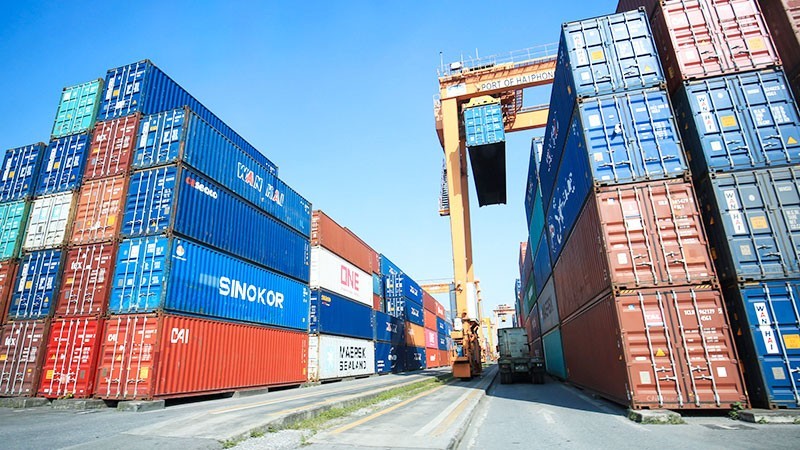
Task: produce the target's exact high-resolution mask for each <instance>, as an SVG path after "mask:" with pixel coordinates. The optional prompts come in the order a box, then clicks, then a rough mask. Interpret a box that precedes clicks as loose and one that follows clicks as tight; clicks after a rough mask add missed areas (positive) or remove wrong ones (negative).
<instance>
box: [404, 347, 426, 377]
mask: <svg viewBox="0 0 800 450" xmlns="http://www.w3.org/2000/svg"><path fill="white" fill-rule="evenodd" d="M403 350H404V353H405V358H404V359H405V367H404V369H405V370H406V371H408V372H412V371H414V370H424V369H425V368H426V366H427V362H428V360H427V355H426V354H425V347H404V348H403Z"/></svg>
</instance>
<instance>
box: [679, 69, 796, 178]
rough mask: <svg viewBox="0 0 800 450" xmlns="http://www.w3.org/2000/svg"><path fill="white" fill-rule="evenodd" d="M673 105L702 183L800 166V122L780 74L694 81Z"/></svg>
mask: <svg viewBox="0 0 800 450" xmlns="http://www.w3.org/2000/svg"><path fill="white" fill-rule="evenodd" d="M674 104H675V111H676V113H677V116H678V124H679V125H680V128H681V129H682V130H683V136H684V139H685V140H686V143H687V147H686V148H687V150H688V151H689V153H690V157H691V159H690V163H691V166H692V173H693V174H694V175H695V176H696V177H697V178H698V179H700V178H701V177H702V176H703V175H705V174H706V173H708V172H712V173H715V172H732V171H741V170H751V169H759V168H766V167H780V166H787V165H794V164H798V163H800V118H798V113H797V105H796V104H795V102H794V99H793V98H792V93H791V91H790V90H789V86H788V84H787V82H786V78H785V76H784V74H783V71H781V70H765V71H761V72H749V73H743V74H737V75H730V76H725V77H715V78H708V79H704V80H699V81H692V82H689V83H686V84H684V85H683V86H682V87H681V89H680V90H678V92H677V95H675V97H674Z"/></svg>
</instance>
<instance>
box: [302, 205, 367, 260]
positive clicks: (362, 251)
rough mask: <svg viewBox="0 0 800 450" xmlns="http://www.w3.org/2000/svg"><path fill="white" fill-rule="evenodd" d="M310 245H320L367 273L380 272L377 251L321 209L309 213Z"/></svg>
mask: <svg viewBox="0 0 800 450" xmlns="http://www.w3.org/2000/svg"><path fill="white" fill-rule="evenodd" d="M311 245H312V246H314V245H321V246H323V247H325V248H327V249H328V250H330V251H331V252H333V253H334V254H336V255H338V256H339V257H341V258H344V259H345V260H347V261H349V262H350V263H351V264H353V265H354V266H356V267H358V268H359V269H361V270H363V271H364V272H367V273H380V271H381V267H380V261H379V260H378V253H377V252H376V251H375V250H373V249H372V248H370V246H369V245H367V244H366V243H364V241H362V240H361V239H360V238H359V237H358V236H356V235H355V234H354V233H353V232H351V231H350V230H348V229H347V228H344V227H342V226H340V225H339V224H338V223H336V222H334V221H333V219H331V218H330V217H328V215H326V214H325V213H324V212H322V211H319V210H317V211H314V212H313V214H312V215H311Z"/></svg>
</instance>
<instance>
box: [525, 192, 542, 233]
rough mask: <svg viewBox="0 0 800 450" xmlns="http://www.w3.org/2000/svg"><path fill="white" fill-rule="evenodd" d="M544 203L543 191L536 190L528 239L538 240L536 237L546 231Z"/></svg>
mask: <svg viewBox="0 0 800 450" xmlns="http://www.w3.org/2000/svg"><path fill="white" fill-rule="evenodd" d="M544 222H545V217H544V204H543V203H542V193H541V191H538V192H536V197H535V198H534V200H533V212H532V214H531V217H530V223H529V224H528V225H529V226H528V239H529V240H530V241H536V239H537V238H538V237H539V236H541V235H542V233H543V232H544Z"/></svg>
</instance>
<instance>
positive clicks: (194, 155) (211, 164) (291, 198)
mask: <svg viewBox="0 0 800 450" xmlns="http://www.w3.org/2000/svg"><path fill="white" fill-rule="evenodd" d="M177 162H184V163H186V164H188V165H189V166H191V167H193V168H195V169H197V170H198V171H200V172H201V173H203V174H204V175H206V176H208V177H210V178H211V179H213V180H214V181H216V182H217V183H219V184H221V185H222V186H225V187H226V188H228V189H230V190H231V191H233V192H234V193H236V194H237V195H239V196H241V197H242V198H244V199H245V200H247V201H249V202H250V203H252V204H253V205H255V206H257V207H258V208H259V209H262V210H264V211H266V212H268V213H269V214H270V215H272V216H273V217H275V218H277V219H278V220H280V221H281V222H283V223H285V224H287V225H289V226H290V227H292V228H294V229H295V230H297V231H299V232H300V233H302V234H303V235H305V236H308V235H310V233H311V203H309V201H308V200H306V199H304V198H303V197H302V196H300V194H298V193H297V192H296V191H294V190H293V189H292V188H290V187H289V186H287V185H286V183H284V182H283V181H281V180H280V179H278V177H276V176H275V175H274V174H273V173H272V172H271V171H270V168H269V167H267V166H265V165H263V164H259V163H258V162H257V161H256V160H255V159H254V158H253V157H252V156H250V155H249V154H248V153H247V152H245V151H244V150H242V149H241V148H239V147H238V146H236V145H235V144H234V143H233V142H231V141H230V140H229V139H228V138H226V137H225V136H223V135H222V134H221V133H220V132H219V131H217V130H216V129H214V128H213V127H212V126H211V125H209V124H208V123H207V122H206V121H204V120H203V119H201V118H200V116H198V115H197V114H196V113H194V112H193V111H191V110H190V109H188V108H179V109H173V110H170V111H166V112H163V113H158V114H154V115H150V116H146V117H143V118H142V121H141V125H140V130H139V136H138V145H137V147H136V152H135V153H134V155H133V162H132V163H131V165H132V167H133V168H134V169H144V168H150V167H155V166H161V165H165V164H172V163H177Z"/></svg>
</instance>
